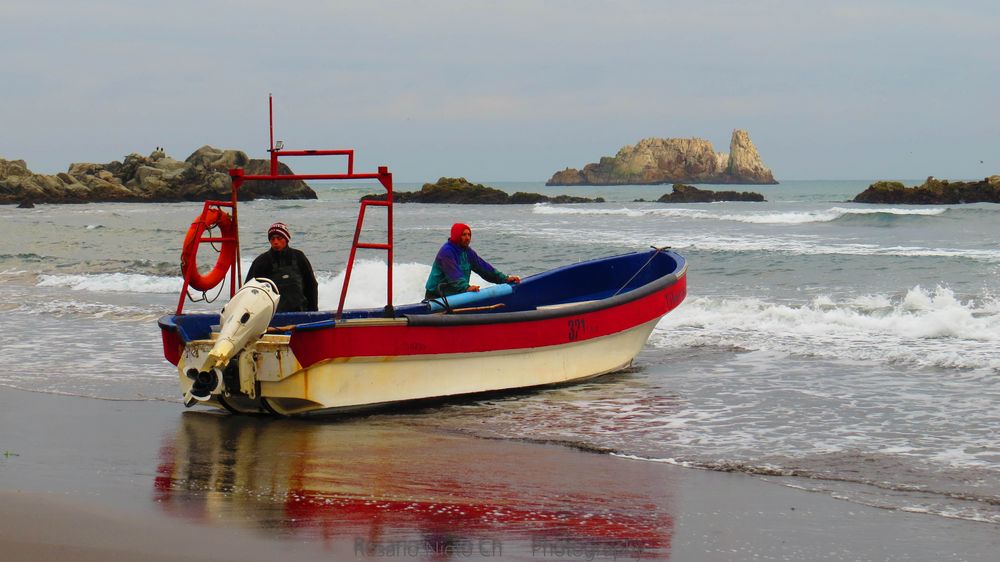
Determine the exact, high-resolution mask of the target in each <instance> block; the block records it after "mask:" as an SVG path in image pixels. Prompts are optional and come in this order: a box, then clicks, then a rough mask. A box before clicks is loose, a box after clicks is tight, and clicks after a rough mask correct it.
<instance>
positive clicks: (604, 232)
mask: <svg viewBox="0 0 1000 562" xmlns="http://www.w3.org/2000/svg"><path fill="white" fill-rule="evenodd" d="M512 233H515V231H512ZM516 233H517V234H520V233H521V232H520V231H516ZM535 233H536V234H538V235H539V236H543V237H545V238H546V240H550V241H552V240H554V241H564V242H579V241H581V240H588V241H590V242H591V244H604V245H607V246H610V247H615V248H621V247H629V246H633V245H635V243H636V241H637V240H642V242H643V243H647V244H650V245H654V246H670V247H672V248H674V249H676V250H698V251H706V252H773V253H775V254H785V255H799V256H808V255H845V256H898V257H933V258H963V259H972V260H976V261H984V262H991V263H1000V250H995V249H978V248H931V247H925V246H881V245H878V244H866V243H857V242H845V243H836V242H824V241H821V239H819V238H817V237H815V236H809V235H782V236H762V235H757V234H745V235H740V236H734V235H730V234H716V233H690V232H675V233H664V234H655V235H653V236H651V235H650V233H648V232H645V233H638V234H637V233H636V232H633V231H629V230H626V229H611V228H608V229H604V228H601V229H599V230H598V229H588V230H578V229H570V228H564V227H560V228H537V229H535ZM654 236H655V237H654Z"/></svg>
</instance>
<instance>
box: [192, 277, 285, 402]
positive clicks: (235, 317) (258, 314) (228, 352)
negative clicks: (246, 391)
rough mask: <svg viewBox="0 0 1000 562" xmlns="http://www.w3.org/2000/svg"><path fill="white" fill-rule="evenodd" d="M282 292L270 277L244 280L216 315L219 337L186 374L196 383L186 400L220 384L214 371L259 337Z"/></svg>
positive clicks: (203, 397)
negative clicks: (199, 364)
mask: <svg viewBox="0 0 1000 562" xmlns="http://www.w3.org/2000/svg"><path fill="white" fill-rule="evenodd" d="M280 298H281V296H280V295H279V294H278V288H277V286H275V284H274V282H273V281H271V280H270V279H265V278H257V279H251V280H250V281H247V283H246V284H245V285H243V287H242V288H240V290H239V291H237V292H236V294H235V295H233V298H232V299H230V301H229V302H228V303H227V304H226V306H225V307H223V309H222V315H221V317H220V319H219V325H220V328H219V338H218V339H217V340H216V342H215V345H214V346H213V347H212V350H211V351H209V352H208V357H207V358H205V362H204V363H203V364H202V366H201V369H199V370H197V371H196V370H195V369H191V370H190V371H189V373H188V376H189V377H190V378H192V379H194V380H195V384H194V385H193V386H192V388H191V390H190V391H188V393H187V394H188V396H185V403H187V404H190V403H191V402H193V401H194V400H192V399H197V400H207V399H208V398H209V397H210V396H211V394H212V392H213V391H214V390H215V389H216V388H217V387H218V385H219V377H218V375H217V374H216V373H215V372H214V371H215V370H216V369H224V368H225V367H226V365H227V364H228V363H229V360H230V359H232V358H233V357H234V356H235V355H236V354H237V353H239V352H240V351H242V350H243V348H245V347H246V346H247V345H249V344H250V343H252V342H255V341H257V340H258V339H260V337H261V336H262V335H264V333H265V332H267V327H268V325H270V324H271V319H272V318H274V312H275V310H277V308H278V301H279V300H280Z"/></svg>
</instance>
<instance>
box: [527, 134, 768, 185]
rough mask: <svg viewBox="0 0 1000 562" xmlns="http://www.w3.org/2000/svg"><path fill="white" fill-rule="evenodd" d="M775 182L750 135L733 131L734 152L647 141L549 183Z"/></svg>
mask: <svg viewBox="0 0 1000 562" xmlns="http://www.w3.org/2000/svg"><path fill="white" fill-rule="evenodd" d="M682 182H687V183H716V184H776V183H778V182H777V181H775V179H774V175H773V174H772V173H771V170H770V169H768V168H767V166H765V165H764V163H763V162H762V161H761V159H760V154H759V153H758V152H757V148H756V147H755V146H754V145H753V143H752V142H751V141H750V135H749V134H748V133H747V132H746V131H741V130H738V129H737V130H735V131H733V137H732V140H731V141H730V143H729V154H725V153H720V152H715V149H714V148H712V143H710V142H708V141H707V140H704V139H661V138H648V139H643V140H641V141H639V142H638V143H637V144H635V145H627V146H624V147H622V148H621V150H619V151H618V154H616V155H615V156H614V157H611V156H605V157H603V158H601V160H600V161H599V162H597V163H594V164H587V165H586V166H584V167H583V170H577V169H574V168H566V169H565V170H563V171H561V172H556V173H555V174H554V175H553V176H552V179H550V180H549V181H547V182H546V183H545V185H648V184H661V183H682Z"/></svg>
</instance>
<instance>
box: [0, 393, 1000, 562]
mask: <svg viewBox="0 0 1000 562" xmlns="http://www.w3.org/2000/svg"><path fill="white" fill-rule="evenodd" d="M0 426H2V428H3V431H2V433H0V449H2V450H3V451H4V453H3V456H0V482H2V490H0V519H2V525H0V548H2V551H3V552H4V553H5V555H4V558H5V559H6V560H41V559H57V558H58V559H61V560H108V559H115V560H144V561H151V560H176V559H180V558H184V559H191V560H234V559H239V560H273V559H275V558H278V557H281V558H285V559H294V560H351V559H355V560H361V559H414V560H449V559H456V560H458V559H474V558H489V559H496V560H537V559H551V560H587V559H609V560H610V559H655V560H681V561H685V560H734V561H735V560H756V559H760V560H991V559H993V554H994V553H995V552H996V550H997V549H998V548H1000V534H998V533H997V532H996V528H995V526H993V525H990V524H979V523H972V522H968V521H954V520H948V519H944V518H940V517H935V516H929V515H923V514H912V513H902V512H896V511H887V510H880V509H874V508H868V507H865V506H861V505H857V504H854V503H850V502H846V501H841V500H837V499H834V498H831V497H828V496H826V495H823V494H817V493H811V492H805V491H801V490H796V489H792V488H790V487H787V486H784V485H780V484H776V483H772V482H767V481H764V480H761V479H760V478H757V477H753V476H748V475H743V474H724V473H716V472H710V471H703V470H691V469H685V468H680V467H676V466H671V465H667V464H662V463H652V462H646V461H640V460H634V459H626V458H619V457H614V456H609V455H605V454H598V453H592V452H584V451H579V450H575V449H572V448H569V447H564V446H560V445H557V444H535V443H524V442H518V441H507V440H495V439H477V438H471V437H466V436H462V435H456V434H451V433H441V432H431V431H421V430H414V429H412V428H408V427H406V426H405V425H404V424H402V423H399V422H398V421H397V420H396V419H395V418H394V416H391V415H382V416H371V417H367V418H349V419H340V420H325V421H296V420H274V419H267V418H259V419H257V418H245V417H244V418H237V417H230V416H222V415H215V414H210V413H204V412H196V411H184V409H183V408H181V407H180V406H179V405H178V404H173V403H168V402H163V401H107V400H95V399H90V398H78V397H70V396H56V395H49V394H42V393H34V392H24V391H19V390H12V389H9V388H3V389H2V390H0Z"/></svg>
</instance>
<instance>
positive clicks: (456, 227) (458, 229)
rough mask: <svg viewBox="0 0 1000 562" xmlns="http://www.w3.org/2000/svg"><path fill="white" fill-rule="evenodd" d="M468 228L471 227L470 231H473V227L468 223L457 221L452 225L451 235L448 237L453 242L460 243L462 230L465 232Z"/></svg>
mask: <svg viewBox="0 0 1000 562" xmlns="http://www.w3.org/2000/svg"><path fill="white" fill-rule="evenodd" d="M467 228H468V229H469V232H472V229H471V228H469V225H467V224H462V223H460V222H456V223H455V224H453V225H451V236H449V237H448V240H451V242H452V244H458V243H459V242H461V241H462V232H464V231H465V229H467Z"/></svg>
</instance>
